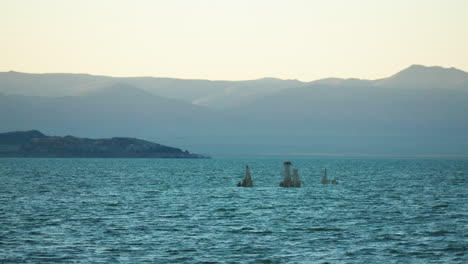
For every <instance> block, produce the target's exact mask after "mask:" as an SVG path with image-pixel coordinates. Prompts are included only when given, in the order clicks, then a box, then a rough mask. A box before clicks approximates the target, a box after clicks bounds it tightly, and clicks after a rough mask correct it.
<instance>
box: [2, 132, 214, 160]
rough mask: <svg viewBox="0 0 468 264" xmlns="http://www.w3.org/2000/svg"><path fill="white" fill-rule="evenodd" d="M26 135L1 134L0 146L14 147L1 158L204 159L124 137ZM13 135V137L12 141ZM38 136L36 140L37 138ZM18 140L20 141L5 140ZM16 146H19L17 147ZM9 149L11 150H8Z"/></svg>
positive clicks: (4, 152)
mask: <svg viewBox="0 0 468 264" xmlns="http://www.w3.org/2000/svg"><path fill="white" fill-rule="evenodd" d="M36 132H38V133H29V134H31V135H32V137H30V138H29V139H28V138H26V137H25V136H22V135H23V134H24V133H25V132H9V133H4V134H0V140H2V139H3V141H1V144H2V145H10V146H11V145H16V146H17V147H16V149H13V150H11V151H2V152H0V156H3V157H50V158H195V159H196V158H207V157H205V156H202V155H198V154H192V153H189V152H188V151H182V150H181V149H178V148H173V147H168V146H164V145H160V144H156V143H153V142H149V141H145V140H141V139H136V138H125V137H114V138H105V139H89V138H79V137H74V136H65V137H55V136H45V135H44V134H42V133H40V132H39V131H36ZM15 135H16V137H15ZM36 136H38V137H36ZM9 138H10V139H11V138H13V139H15V138H21V139H22V141H20V140H16V141H14V140H10V141H9V140H8V139H9ZM18 143H19V144H18ZM10 149H11V148H10Z"/></svg>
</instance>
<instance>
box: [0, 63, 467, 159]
mask: <svg viewBox="0 0 468 264" xmlns="http://www.w3.org/2000/svg"><path fill="white" fill-rule="evenodd" d="M13 75H15V76H17V77H18V76H22V75H21V74H17V73H15V74H13ZM13 75H12V76H13ZM41 76H42V75H37V76H36V77H40V78H42V77H44V76H42V77H41ZM66 76H68V75H66ZM66 76H62V75H60V77H61V78H62V79H61V80H62V81H63V80H64V78H65V77H66ZM467 76H468V73H466V72H463V71H460V70H456V69H451V68H441V67H424V66H418V65H415V66H412V67H409V68H407V69H405V70H403V71H402V72H399V73H397V74H395V75H393V76H391V77H389V78H384V79H379V80H360V79H340V78H328V79H322V80H318V81H314V82H310V83H303V82H299V81H295V80H278V79H274V78H266V79H260V80H255V81H246V82H225V81H205V80H194V81H195V82H193V83H192V80H177V79H168V78H166V79H157V78H146V77H144V78H141V79H139V78H135V80H137V81H136V83H137V84H138V85H140V86H138V85H134V84H132V83H131V82H127V81H126V80H128V79H126V78H115V80H113V81H109V82H107V81H106V82H100V83H99V85H97V86H96V87H94V88H93V89H89V90H83V91H80V93H79V94H78V95H73V96H48V97H47V96H31V95H11V94H9V93H8V91H7V90H8V89H6V88H5V86H3V85H0V132H4V131H13V130H28V129H30V128H36V129H39V130H41V131H44V132H46V133H47V134H54V135H68V134H79V135H82V136H85V137H89V138H106V137H109V136H112V135H115V134H119V135H126V136H130V137H135V138H142V139H146V140H151V141H157V142H160V143H163V144H166V145H170V146H181V147H183V148H185V149H191V150H193V151H195V152H198V153H210V154H213V155H217V154H230V153H239V154H242V153H244V154H245V153H266V154H268V153H351V154H366V155H367V154H378V155H387V154H391V155H397V154H403V155H413V154H415V155H419V154H431V155H432V154H434V155H468V118H466V113H468V86H466V85H467V84H468V82H467V81H466V80H468V79H467ZM3 77H4V76H3ZM30 77H31V76H29V75H28V74H26V79H28V78H30ZM46 77H49V75H46ZM69 77H70V78H71V77H73V76H68V77H66V78H69ZM77 77H78V79H80V78H81V77H82V76H81V75H79V76H77ZM101 77H102V76H94V77H93V76H87V77H86V78H91V79H92V78H98V79H99V78H101ZM54 78H55V77H54ZM66 78H65V79H66ZM103 78H104V77H103ZM106 78H109V79H112V78H111V77H106ZM20 79H21V78H20ZM32 79H34V78H32ZM32 79H31V80H32ZM46 79H48V78H46ZM52 79H53V78H52ZM129 79H131V80H133V79H132V78H129ZM155 79H157V81H156V83H153V81H155ZM1 80H2V74H1V73H0V84H2V81H1ZM31 80H30V81H31ZM48 80H49V81H50V80H51V79H48ZM428 80H432V81H428ZM71 82H72V83H73V84H77V81H76V80H71ZM33 83H34V82H31V84H33ZM52 83H53V82H49V84H51V86H49V87H52V88H54V89H59V87H60V85H62V84H65V83H66V82H63V83H60V85H59V84H57V83H55V84H53V85H52ZM94 84H96V83H94ZM228 84H229V85H232V86H230V88H226V85H228ZM54 85H55V86H54ZM146 85H148V86H146ZM166 85H167V86H166ZM191 85H193V86H191ZM205 85H207V86H206V87H205ZM239 85H242V87H240V86H239ZM249 85H250V86H249ZM257 85H260V86H257ZM284 85H291V86H289V88H285V87H286V86H284ZM408 85H410V86H408ZM11 87H15V86H14V85H13V86H11ZM11 87H10V88H11ZM38 87H41V86H38ZM148 87H149V88H148ZM269 87H273V88H272V89H271V90H269ZM281 87H282V88H281ZM36 88H37V87H36ZM153 88H155V89H154V90H152V89H153ZM250 88H252V89H253V90H255V91H256V92H258V91H264V92H263V93H256V94H251V95H249V96H247V95H246V93H248V91H249V89H250ZM31 89H32V90H34V88H31ZM161 89H162V90H161ZM220 89H221V93H220V94H222V96H220V94H217V92H218V90H220ZM236 89H240V90H242V93H238V94H236ZM26 90H27V89H26ZM26 90H24V91H26ZM156 91H165V92H168V93H172V94H173V95H174V96H173V97H171V96H163V95H161V94H157V93H156ZM212 91H216V93H215V94H211V92H212ZM231 92H232V93H234V94H235V95H234V96H233V97H229V96H230V95H231V94H232V93H231ZM244 92H245V93H244ZM2 93H3V95H2ZM178 93H180V96H179V97H177V96H178ZM241 95H242V96H244V95H246V96H245V97H242V96H241ZM200 96H201V97H200ZM203 96H208V97H209V98H208V99H209V100H208V101H207V102H206V104H205V103H203V104H202V103H199V104H194V103H192V101H191V100H192V99H194V98H199V99H200V98H202V97H203ZM223 96H227V97H226V98H227V99H226V98H224V99H226V100H227V101H223V100H224V99H221V98H222V97H223ZM203 98H204V97H203ZM203 98H202V99H203ZM218 99H220V100H218ZM238 99H239V101H237V100H238ZM197 100H198V99H197ZM225 103H226V104H225ZM213 104H218V105H217V106H215V107H213ZM227 104H229V107H224V106H227ZM221 105H223V107H220V106H221Z"/></svg>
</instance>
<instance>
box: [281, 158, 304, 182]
mask: <svg viewBox="0 0 468 264" xmlns="http://www.w3.org/2000/svg"><path fill="white" fill-rule="evenodd" d="M291 164H292V163H291V162H289V161H286V162H285V163H284V179H283V181H282V182H280V184H279V186H280V187H301V180H300V179H299V174H298V169H294V170H293V176H291V172H290V168H291Z"/></svg>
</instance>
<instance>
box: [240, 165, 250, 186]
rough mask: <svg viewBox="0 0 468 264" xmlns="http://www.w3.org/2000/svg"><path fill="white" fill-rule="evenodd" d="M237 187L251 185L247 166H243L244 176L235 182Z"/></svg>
mask: <svg viewBox="0 0 468 264" xmlns="http://www.w3.org/2000/svg"><path fill="white" fill-rule="evenodd" d="M237 187H253V181H252V176H251V175H250V168H249V166H248V165H247V166H245V178H244V180H242V182H239V183H237Z"/></svg>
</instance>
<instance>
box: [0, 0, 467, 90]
mask: <svg viewBox="0 0 468 264" xmlns="http://www.w3.org/2000/svg"><path fill="white" fill-rule="evenodd" d="M467 14H468V1H466V0H411V1H409V0H323V1H316V0H281V1H280V0H276V1H275V0H232V1H227V0H166V1H159V0H128V1H126V0H76V1H73V0H40V1H38V0H0V32H1V34H0V71H10V70H14V71H20V72H30V73H50V72H67V73H89V74H98V75H110V76H155V77H174V78H187V79H211V80H248V79H257V78H262V77H277V78H282V79H299V80H301V81H312V80H316V79H320V78H326V77H340V78H363V79H378V78H384V77H388V76H390V75H392V74H394V73H396V72H398V71H400V70H402V69H404V68H406V67H408V66H410V65H412V64H422V65H426V66H434V65H438V66H443V67H456V68H458V69H462V70H465V71H467V70H468V48H467V47H468V15H467Z"/></svg>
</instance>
